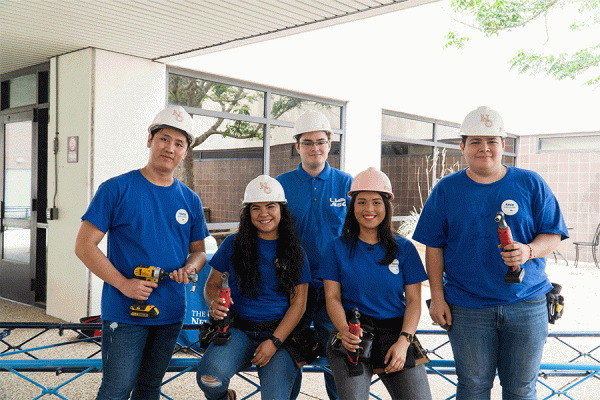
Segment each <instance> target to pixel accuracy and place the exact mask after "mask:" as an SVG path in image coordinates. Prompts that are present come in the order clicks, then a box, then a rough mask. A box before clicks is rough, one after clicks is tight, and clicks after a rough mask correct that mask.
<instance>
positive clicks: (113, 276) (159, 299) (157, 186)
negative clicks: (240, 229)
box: [75, 106, 208, 400]
mask: <svg viewBox="0 0 600 400" xmlns="http://www.w3.org/2000/svg"><path fill="white" fill-rule="evenodd" d="M148 131H149V134H148V140H147V147H148V148H149V149H150V157H149V160H148V164H146V166H145V167H143V168H142V169H140V170H134V171H131V172H128V173H126V174H123V175H120V176H117V177H114V178H112V179H109V180H107V181H106V182H104V183H102V184H101V185H100V187H99V188H98V191H97V192H96V194H95V196H94V198H93V200H92V202H91V203H90V205H89V207H88V210H87V212H86V213H85V214H84V215H83V217H82V223H81V227H80V229H79V233H78V235H77V240H76V244H75V254H77V256H78V257H79V258H80V259H81V261H83V263H84V264H85V266H86V267H87V268H88V269H89V270H90V271H91V272H92V273H94V275H96V276H98V277H99V278H100V279H102V280H103V281H104V286H103V289H102V384H101V386H100V390H99V392H98V396H97V399H123V400H125V399H129V398H130V395H131V399H136V400H149V399H150V400H158V399H159V396H160V385H161V382H162V379H163V377H164V374H165V372H166V369H167V366H168V365H169V361H170V360H171V356H172V354H173V349H174V347H175V342H176V340H177V337H178V336H179V332H180V330H181V326H182V323H183V319H184V316H185V286H184V285H182V284H181V283H186V284H187V283H189V282H190V280H189V278H188V274H191V273H197V272H198V271H200V270H201V269H202V268H203V267H204V265H205V263H206V253H205V248H204V238H206V237H207V236H208V229H207V227H206V222H205V220H204V213H203V211H202V203H201V202H200V198H199V197H198V195H197V194H195V193H194V192H193V191H192V190H190V189H189V188H187V187H186V186H185V185H184V184H182V183H181V182H180V181H178V180H177V179H175V178H174V177H173V171H174V170H175V168H176V167H177V165H178V164H179V162H180V161H181V160H182V159H183V158H184V157H185V156H186V154H187V151H188V149H189V146H190V144H191V142H192V140H193V136H192V133H193V121H192V117H191V116H190V115H189V114H188V113H187V112H186V111H185V110H184V109H183V108H182V107H180V106H168V107H166V108H165V109H164V110H162V111H161V112H159V113H158V114H157V115H156V117H155V118H154V121H153V123H152V124H151V125H150V127H149V128H148ZM105 235H107V236H108V240H107V247H108V251H107V255H104V253H103V252H102V251H101V250H100V248H99V247H98V244H99V243H100V241H101V240H102V239H103V238H104V236H105ZM138 266H150V267H153V268H154V269H155V271H158V268H161V269H162V270H164V272H165V273H166V274H167V275H169V276H165V277H164V278H163V279H162V280H160V281H159V282H158V283H155V282H152V281H146V280H142V279H136V277H135V275H134V270H135V269H136V267H138ZM135 301H142V302H145V303H146V304H147V305H152V306H154V307H156V310H157V313H158V315H156V314H151V315H152V316H151V317H140V316H139V315H140V314H141V313H139V312H133V313H132V312H131V310H132V309H131V307H132V305H133V304H134V302H135ZM142 309H143V307H142ZM134 311H135V308H134ZM142 314H143V313H142ZM132 391H133V393H132Z"/></svg>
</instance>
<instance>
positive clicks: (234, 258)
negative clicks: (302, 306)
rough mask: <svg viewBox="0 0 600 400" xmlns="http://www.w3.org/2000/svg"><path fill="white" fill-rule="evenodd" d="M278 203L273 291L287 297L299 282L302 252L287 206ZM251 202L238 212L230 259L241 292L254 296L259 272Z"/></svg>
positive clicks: (258, 291) (291, 294) (255, 230)
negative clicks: (274, 283)
mask: <svg viewBox="0 0 600 400" xmlns="http://www.w3.org/2000/svg"><path fill="white" fill-rule="evenodd" d="M278 204H279V206H280V213H281V220H280V221H279V226H278V227H277V233H278V235H279V237H278V238H277V253H276V258H275V268H276V270H275V272H276V276H277V291H278V292H279V293H281V294H283V295H286V296H288V298H289V297H290V296H293V295H294V293H295V287H296V286H297V285H298V283H299V282H300V277H301V276H302V268H303V267H304V257H305V256H304V250H303V249H302V245H301V244H300V239H298V236H297V235H296V228H295V227H294V219H293V217H292V213H291V212H290V209H289V208H288V207H287V206H286V205H285V204H282V203H278ZM251 206H252V204H248V205H246V206H245V207H244V208H242V211H241V212H240V226H239V230H238V232H237V233H236V234H235V236H234V238H233V254H232V255H231V259H230V261H231V264H232V265H233V270H234V272H235V275H236V277H237V281H238V283H237V284H238V288H239V289H240V292H241V293H242V295H244V296H247V297H251V298H256V296H258V294H259V293H260V291H261V285H260V278H261V276H260V270H259V268H258V262H259V260H258V230H257V229H256V227H255V226H254V224H252V218H251V216H250V207H251Z"/></svg>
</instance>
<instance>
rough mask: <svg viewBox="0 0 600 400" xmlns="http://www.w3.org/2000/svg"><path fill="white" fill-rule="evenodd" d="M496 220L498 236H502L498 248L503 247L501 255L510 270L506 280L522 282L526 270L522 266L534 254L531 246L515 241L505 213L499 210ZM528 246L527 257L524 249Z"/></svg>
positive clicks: (508, 281) (507, 281)
mask: <svg viewBox="0 0 600 400" xmlns="http://www.w3.org/2000/svg"><path fill="white" fill-rule="evenodd" d="M494 221H496V222H497V223H498V237H499V238H500V245H498V248H500V249H502V252H501V253H500V255H501V256H502V260H503V261H504V263H505V264H506V265H507V266H508V272H507V273H506V275H505V276H504V282H506V283H521V282H522V281H523V276H524V275H525V270H524V269H523V268H521V267H520V265H522V264H524V263H525V261H527V260H529V258H530V257H531V256H532V255H531V254H530V253H531V247H529V246H528V245H524V244H523V243H519V242H515V241H514V240H513V237H512V233H511V230H510V227H509V226H508V225H507V224H506V220H505V219H504V213H503V212H502V211H498V212H497V213H496V217H495V218H494ZM524 248H526V249H527V251H526V254H527V255H526V257H525V260H523V258H524V251H523V249H524Z"/></svg>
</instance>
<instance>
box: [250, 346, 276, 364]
mask: <svg viewBox="0 0 600 400" xmlns="http://www.w3.org/2000/svg"><path fill="white" fill-rule="evenodd" d="M275 352H277V347H275V345H274V344H273V341H272V340H271V339H267V340H265V341H264V342H262V343H261V344H259V345H258V347H257V348H256V350H255V351H254V358H253V359H252V365H254V366H256V367H264V366H265V365H267V364H268V363H269V361H271V357H273V355H274V354H275Z"/></svg>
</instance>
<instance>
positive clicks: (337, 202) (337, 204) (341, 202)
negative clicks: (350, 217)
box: [329, 197, 346, 207]
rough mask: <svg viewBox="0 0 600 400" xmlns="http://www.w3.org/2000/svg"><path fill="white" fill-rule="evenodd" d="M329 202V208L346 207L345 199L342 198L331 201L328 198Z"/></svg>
mask: <svg viewBox="0 0 600 400" xmlns="http://www.w3.org/2000/svg"><path fill="white" fill-rule="evenodd" d="M329 202H330V203H331V204H329V205H330V206H331V207H346V199H345V198H343V197H342V198H341V199H332V198H331V197H330V198H329Z"/></svg>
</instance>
